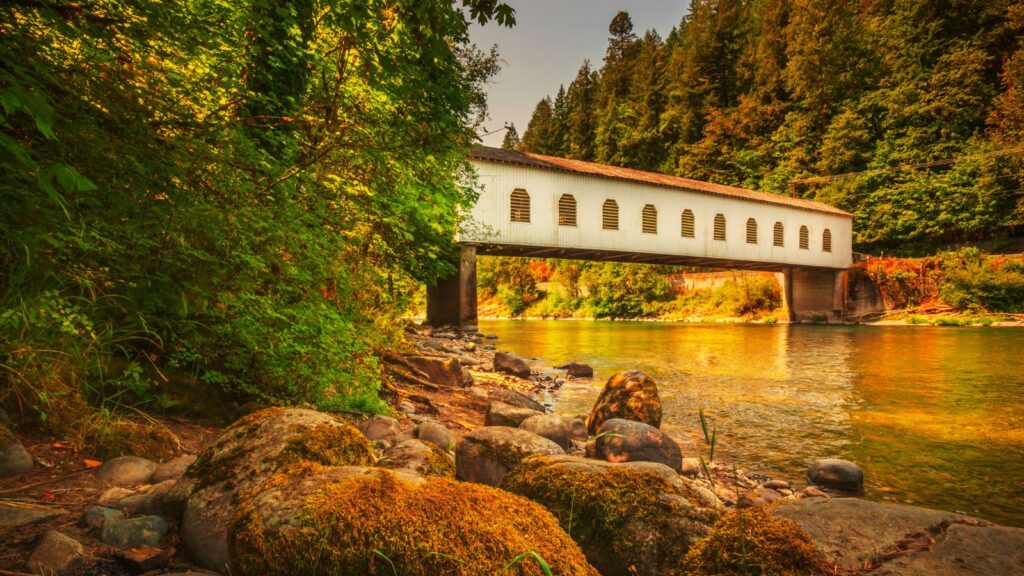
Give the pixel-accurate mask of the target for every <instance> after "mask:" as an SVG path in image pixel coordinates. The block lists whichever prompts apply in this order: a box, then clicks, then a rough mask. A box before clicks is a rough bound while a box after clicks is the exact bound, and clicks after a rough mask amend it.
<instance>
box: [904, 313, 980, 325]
mask: <svg viewBox="0 0 1024 576" xmlns="http://www.w3.org/2000/svg"><path fill="white" fill-rule="evenodd" d="M904 321H905V322H906V323H907V324H911V325H920V326H991V325H992V324H993V323H995V321H996V319H995V318H993V317H991V316H919V315H910V316H907V318H906V320H904Z"/></svg>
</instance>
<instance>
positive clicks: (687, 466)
mask: <svg viewBox="0 0 1024 576" xmlns="http://www.w3.org/2000/svg"><path fill="white" fill-rule="evenodd" d="M679 473H680V474H682V475H683V476H689V477H691V478H693V477H694V476H700V473H701V467H700V459H699V458H683V467H682V468H680V470H679Z"/></svg>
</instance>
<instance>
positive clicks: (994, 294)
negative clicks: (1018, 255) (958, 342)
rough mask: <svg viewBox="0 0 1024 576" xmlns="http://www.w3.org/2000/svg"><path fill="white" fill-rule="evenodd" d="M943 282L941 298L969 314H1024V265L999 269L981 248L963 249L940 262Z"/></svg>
mask: <svg viewBox="0 0 1024 576" xmlns="http://www.w3.org/2000/svg"><path fill="white" fill-rule="evenodd" d="M939 267H940V270H941V271H942V275H943V280H942V284H941V286H940V288H939V295H940V296H941V297H942V299H943V300H944V301H945V302H946V303H947V304H949V305H950V306H952V307H954V308H956V309H957V310H965V311H968V312H1005V313H1021V312H1024V270H1022V268H1024V266H1021V264H1020V263H1019V262H1017V263H1011V264H1008V265H1004V266H1002V267H999V266H997V265H996V264H995V263H993V262H991V261H989V260H988V259H985V258H983V257H982V254H981V253H980V252H979V251H978V250H977V249H971V248H967V249H963V250H960V251H959V252H952V253H948V254H945V255H943V256H942V257H941V258H940V260H939Z"/></svg>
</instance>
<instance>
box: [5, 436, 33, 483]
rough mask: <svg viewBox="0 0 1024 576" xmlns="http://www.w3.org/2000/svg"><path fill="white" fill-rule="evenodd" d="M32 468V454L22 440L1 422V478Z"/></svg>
mask: <svg viewBox="0 0 1024 576" xmlns="http://www.w3.org/2000/svg"><path fill="white" fill-rule="evenodd" d="M31 469H32V456H30V455H29V453H28V451H26V450H25V446H23V445H22V443H21V440H19V439H18V437H17V436H15V435H14V432H11V431H10V430H9V429H8V428H7V427H6V426H4V425H3V424H0V478H3V477H6V476H17V475H18V474H23V473H25V472H28V471H29V470H31Z"/></svg>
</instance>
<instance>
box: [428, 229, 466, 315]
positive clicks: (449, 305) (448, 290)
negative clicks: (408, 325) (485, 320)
mask: <svg viewBox="0 0 1024 576" xmlns="http://www.w3.org/2000/svg"><path fill="white" fill-rule="evenodd" d="M457 266H458V269H457V270H456V271H455V273H453V274H452V275H451V276H448V277H447V278H440V279H438V281H437V284H436V285H434V286H427V325H429V326H455V327H457V328H459V329H460V330H463V331H466V332H476V329H477V328H476V323H477V315H476V246H465V247H463V248H462V253H461V254H460V255H459V262H458V264H457Z"/></svg>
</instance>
